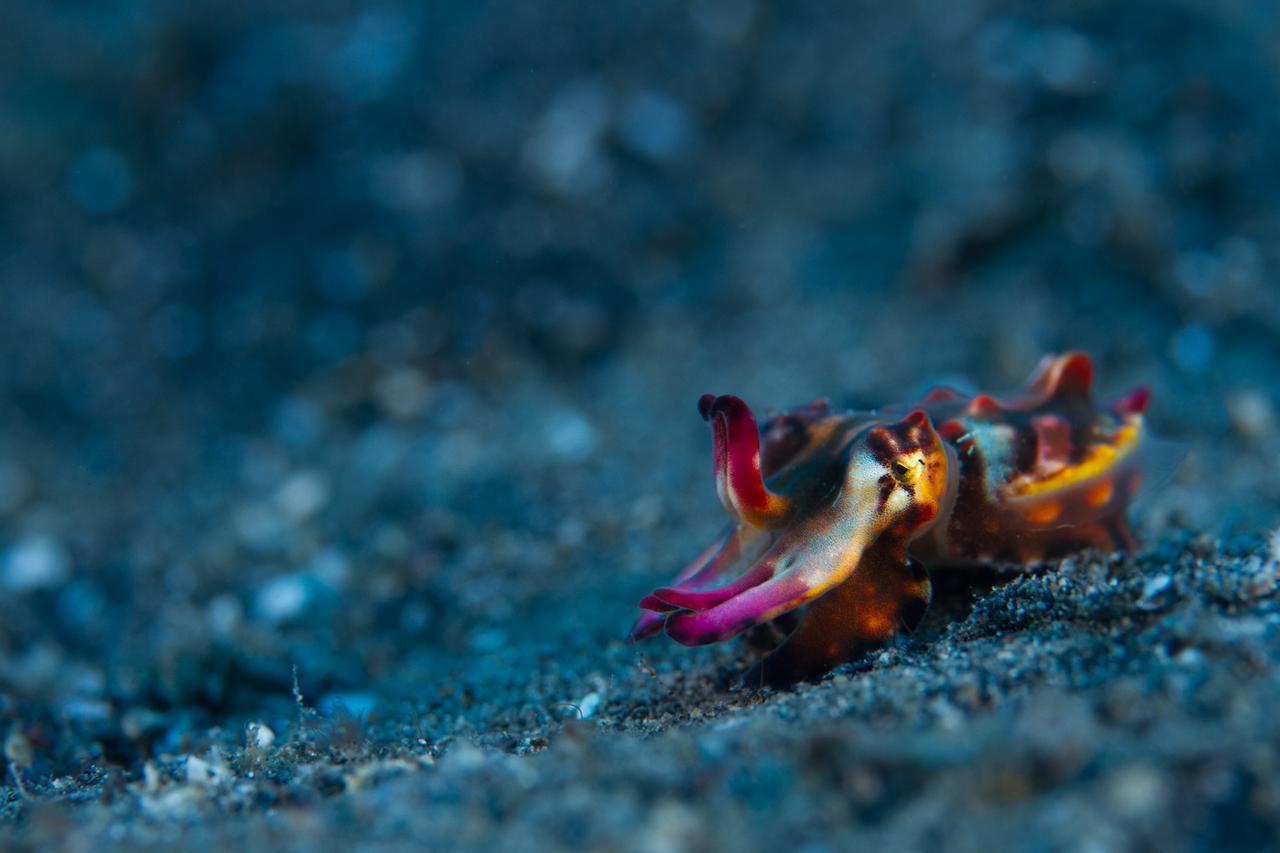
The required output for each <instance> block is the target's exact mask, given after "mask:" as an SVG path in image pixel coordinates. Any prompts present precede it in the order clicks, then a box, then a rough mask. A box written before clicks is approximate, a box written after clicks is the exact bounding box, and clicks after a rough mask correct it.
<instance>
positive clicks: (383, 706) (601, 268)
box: [0, 0, 1280, 850]
mask: <svg viewBox="0 0 1280 853" xmlns="http://www.w3.org/2000/svg"><path fill="white" fill-rule="evenodd" d="M75 5H76V4H45V3H25V4H24V3H18V4H12V3H11V4H4V5H3V6H0V83H3V85H0V293H2V294H3V297H4V298H3V305H4V308H3V310H0V738H3V739H4V741H3V742H4V757H3V763H0V779H3V787H0V846H3V847H10V848H14V849H49V848H50V847H51V846H53V845H55V844H59V843H60V844H63V845H65V846H68V847H71V848H72V849H94V850H96V849H103V848H104V847H111V846H114V847H117V848H120V849H136V848H138V847H141V846H147V845H155V846H162V845H163V846H172V845H174V844H181V845H182V846H188V847H206V848H210V849H212V848H211V845H217V846H219V847H232V846H233V845H234V846H238V847H241V848H246V847H247V848H250V849H254V848H267V847H270V848H277V847H292V848H298V849H304V848H305V849H314V848H316V847H320V848H324V847H330V846H340V845H356V844H362V845H366V846H368V847H371V848H374V847H376V848H379V849H381V848H397V847H400V846H408V845H410V844H422V843H425V844H430V845H433V846H436V847H449V848H454V847H460V846H465V847H477V848H486V849H527V848H534V847H538V848H542V847H563V848H573V849H582V848H593V849H616V848H634V849H640V850H679V849H710V848H717V847H739V848H770V849H790V848H801V849H812V850H818V849H825V848H834V847H844V846H853V845H857V844H860V843H861V844H872V843H876V844H878V845H883V846H884V847H885V848H886V849H915V848H926V847H928V848H933V847H939V848H951V849H974V850H980V849H981V850H989V849H996V848H1017V849H1064V848H1065V849H1077V850H1113V849H1116V850H1122V849H1128V848H1131V847H1140V848H1152V849H1162V850H1181V849H1217V848H1231V849H1242V848H1267V847H1273V846H1275V845H1276V844H1277V843H1278V842H1280V722H1277V715H1276V714H1275V710H1274V709H1275V708H1276V707H1277V705H1278V700H1280V668H1278V667H1277V664H1278V663H1280V598H1277V596H1276V591H1277V583H1278V582H1280V565H1278V561H1280V473H1278V472H1280V416H1278V415H1277V408H1276V407H1277V405H1280V386H1278V385H1277V382H1276V376H1277V375H1278V371H1280V287H1278V286H1277V284H1276V282H1277V276H1278V274H1280V204H1277V199H1278V198H1280V167H1278V166H1277V162H1278V161H1277V159H1276V150H1277V146H1276V140H1277V138H1278V137H1277V131H1280V110H1278V109H1277V108H1276V105H1277V103H1280V53H1278V52H1277V49H1276V47H1275V45H1276V44H1280V12H1277V10H1276V8H1275V6H1274V4H1271V3H1268V2H1262V0H1258V2H1235V3H1222V2H1209V0H1185V2H1161V3H1156V2H1137V3H1130V4H1125V5H1123V6H1119V5H1116V4H1103V3H1095V2H1086V0H1073V2H1053V3H1042V4H1026V5H1019V4H1014V3H1005V2H985V1H984V0H973V2H966V3H948V4H930V3H918V4H901V3H900V4H896V5H895V6H894V7H893V9H892V11H888V10H886V9H885V8H882V7H881V6H880V4H871V3H859V4H848V5H847V6H845V7H843V8H841V9H840V10H838V11H835V10H833V8H832V6H831V5H830V4H824V3H817V2H799V3H785V4H784V3H767V2H751V0H695V2H692V3H675V2H645V3H640V2H636V3H617V4H614V3H610V4H605V3H597V4H572V5H569V4H555V3H550V2H532V3H520V4H515V3H510V4H507V3H503V4H498V3H494V4H489V5H485V4H448V5H455V6H457V8H455V9H450V8H448V7H447V6H446V5H445V4H438V5H436V6H434V7H432V8H431V10H430V11H429V12H419V11H416V10H415V9H413V8H410V7H409V6H407V5H406V6H400V5H396V4H395V3H389V4H383V5H381V6H378V7H376V8H375V7H369V8H363V7H360V6H358V5H357V4H355V3H350V2H339V1H338V0H335V2H324V3H318V4H302V5H298V4H284V3H269V4H260V3H248V2H245V3H239V2H230V3H228V2H222V3H217V4H214V3H206V2H195V3H185V4H177V5H174V4H164V3H159V2H115V3H95V4H83V6H84V8H83V9H78V10H77V9H76V8H75ZM1064 349H1084V350H1087V351H1089V352H1091V353H1092V354H1093V355H1094V356H1095V358H1096V362H1097V368H1098V379H1099V384H1100V392H1101V393H1102V394H1104V395H1113V394H1116V395H1118V394H1120V393H1122V392H1124V391H1126V390H1128V389H1129V388H1130V387H1132V386H1134V385H1138V384H1146V385H1149V386H1151V388H1152V389H1153V391H1154V395H1155V396H1154V404H1153V411H1152V415H1151V423H1152V425H1153V428H1154V429H1155V430H1156V431H1158V432H1159V433H1160V434H1161V435H1163V436H1166V437H1167V438H1168V440H1169V444H1170V447H1169V448H1168V451H1167V452H1166V453H1164V454H1162V456H1164V457H1167V458H1168V460H1169V462H1168V463H1166V464H1162V465H1159V466H1158V467H1159V468H1160V470H1158V471H1156V472H1155V475H1156V476H1155V477H1154V479H1156V480H1161V484H1160V485H1159V486H1158V487H1156V488H1152V489H1150V490H1149V493H1148V497H1147V500H1146V501H1145V502H1144V504H1143V505H1142V506H1141V507H1139V508H1138V509H1137V510H1136V512H1135V521H1136V522H1137V527H1138V529H1139V530H1140V531H1141V532H1142V534H1143V541H1144V546H1143V549H1142V551H1141V552H1139V553H1137V554H1133V555H1115V556H1110V555H1101V554H1096V553H1092V554H1082V555H1078V556H1075V557H1072V558H1069V559H1066V560H1064V561H1061V562H1060V563H1053V564H1048V565H1045V566H1042V567H1039V568H1038V569H1037V570H1036V571H1035V572H1033V573H1030V574H1027V575H1024V576H1015V577H1014V578H1013V579H1008V578H1005V577H996V576H992V575H977V576H967V577H962V576H955V577H948V578H939V579H938V581H939V583H938V585H939V587H941V594H940V597H939V600H938V601H937V602H936V603H935V606H934V608H933V610H932V611H931V613H930V615H929V617H928V618H927V620H926V623H925V625H924V627H923V628H922V630H921V631H920V632H918V633H917V634H916V635H915V636H913V637H911V638H907V639H904V640H903V641H902V642H901V643H899V644H897V645H895V646H894V647H893V648H891V649H889V650H886V651H885V652H883V653H881V654H879V655H876V656H874V657H872V658H871V659H869V660H865V661H862V662H859V663H858V664H856V665H853V666H850V667H846V668H844V669H842V670H840V671H838V672H837V673H836V674H834V675H833V676H832V677H830V678H828V679H827V680H825V681H823V682H821V683H818V684H812V685H805V686H802V687H800V688H798V689H796V690H795V691H793V692H785V693H772V692H766V693H761V692H753V691H746V690H738V689H735V688H734V686H733V685H734V683H735V678H736V675H737V674H738V673H740V672H741V671H742V670H743V669H745V668H746V667H747V666H748V665H749V664H750V662H751V661H752V659H753V654H754V653H753V651H752V650H751V648H750V647H749V646H748V645H746V644H745V643H742V642H734V643H729V644H725V645H723V646H722V647H715V648H706V649H696V650H695V649H686V648H682V647H679V646H677V645H675V644H674V643H671V642H669V641H666V640H664V639H661V638H659V639H657V640H654V641H651V642H649V643H646V644H644V645H642V646H639V647H629V646H626V645H625V644H624V643H623V642H622V641H621V637H622V636H623V635H624V634H625V631H626V630H627V628H628V627H629V625H630V622H631V619H632V618H633V616H634V614H635V610H634V605H635V602H636V601H637V600H638V598H639V597H640V596H641V595H642V594H643V593H644V592H646V591H647V590H648V589H649V588H651V587H652V586H653V585H654V584H656V583H660V582H663V581H666V580H667V579H668V578H669V577H670V575H671V573H672V572H674V571H675V569H676V568H677V567H678V566H679V565H680V564H681V562H682V561H683V560H685V559H687V558H688V557H689V556H691V555H692V554H693V553H696V551H698V550H699V549H700V548H701V547H702V546H703V545H705V544H706V542H707V541H708V539H709V537H710V536H712V535H713V533H714V531H715V530H716V529H717V527H718V525H719V524H721V522H722V518H721V515H722V511H721V510H720V508H719V506H718V505H717V502H716V500H715V496H714V490H713V488H712V484H711V476H710V475H711V464H710V458H709V456H710V438H709V436H708V435H707V433H706V427H705V425H704V424H702V423H701V421H700V419H699V418H698V416H697V413H696V411H695V409H694V402H695V401H696V399H697V397H698V395H699V394H700V393H702V392H705V391H713V392H717V393H736V394H739V395H741V396H743V397H745V398H746V399H747V400H749V401H750V402H752V403H753V404H754V405H756V406H758V407H759V408H760V409H764V408H766V407H770V406H774V407H781V406H786V405H791V404H796V403H802V402H805V401H808V400H810V399H812V398H814V397H816V396H829V397H831V398H833V399H834V400H835V401H837V402H838V403H847V404H868V403H870V404H875V403H880V402H889V401H894V400H898V399H902V398H907V397H910V396H911V395H912V394H914V393H916V392H917V391H919V390H920V389H922V388H923V387H925V386H926V385H927V384H929V383H931V382H934V381H940V380H946V381H951V382H955V383H959V384H963V385H967V386H969V387H973V388H986V389H997V390H998V389H1001V388H1006V387H1009V386H1012V385H1014V384H1016V383H1017V382H1018V381H1020V380H1021V379H1022V378H1023V377H1024V376H1025V375H1026V373H1027V372H1028V371H1029V370H1030V369H1031V367H1032V366H1033V365H1034V363H1035V362H1036V360H1037V359H1038V357H1039V356H1040V355H1041V354H1042V353H1043V352H1047V351H1061V350H1064ZM1178 458H1184V461H1183V462H1182V464H1181V466H1180V467H1176V468H1175V466H1174V464H1173V462H1174V461H1176V460H1177V459H1178ZM295 673H296V675H295ZM18 779H21V780H22V785H21V788H20V787H19V786H18V784H17V780H18Z"/></svg>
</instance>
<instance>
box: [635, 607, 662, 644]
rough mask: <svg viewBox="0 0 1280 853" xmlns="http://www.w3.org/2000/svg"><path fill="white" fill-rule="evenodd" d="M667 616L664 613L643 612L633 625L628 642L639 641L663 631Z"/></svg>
mask: <svg viewBox="0 0 1280 853" xmlns="http://www.w3.org/2000/svg"><path fill="white" fill-rule="evenodd" d="M666 618H667V617H666V614H664V613H648V612H646V613H641V614H640V618H638V619H636V622H635V624H634V625H632V626H631V632H630V633H629V634H627V643H628V644H630V643H638V642H640V641H641V640H647V639H649V638H650V637H652V636H654V635H655V634H659V633H661V632H662V625H663V623H664V622H666Z"/></svg>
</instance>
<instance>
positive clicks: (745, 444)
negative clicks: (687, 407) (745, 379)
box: [698, 394, 795, 527]
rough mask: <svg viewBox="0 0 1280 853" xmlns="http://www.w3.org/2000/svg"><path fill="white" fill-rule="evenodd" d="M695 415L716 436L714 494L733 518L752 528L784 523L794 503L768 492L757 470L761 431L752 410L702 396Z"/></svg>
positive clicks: (736, 402) (725, 398)
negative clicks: (698, 416) (705, 423)
mask: <svg viewBox="0 0 1280 853" xmlns="http://www.w3.org/2000/svg"><path fill="white" fill-rule="evenodd" d="M698 411H699V412H701V414H702V417H703V418H704V419H705V420H706V421H707V422H708V423H710V424H711V427H712V430H713V431H714V435H715V475H716V494H718V495H719V496H720V503H721V504H723V505H724V508H725V509H726V510H728V512H729V514H730V515H732V516H733V517H734V518H738V519H740V520H742V521H743V522H745V523H747V524H750V525H752V526H753V527H777V526H779V525H781V524H784V523H786V520H787V519H788V518H789V517H790V516H791V514H792V512H793V511H794V509H795V507H794V504H793V502H792V501H791V500H790V499H789V498H787V497H785V496H784V495H779V494H777V493H775V492H772V491H770V490H769V488H768V487H767V486H766V485H765V483H764V477H763V475H762V473H761V469H760V428H759V426H758V425H757V424H756V419H755V416H754V415H752V414H751V409H750V408H749V407H748V406H747V404H746V403H744V402H743V401H742V400H741V399H739V398H737V397H733V396H723V397H716V396H714V395H711V394H703V395H702V397H701V398H700V399H699V400H698Z"/></svg>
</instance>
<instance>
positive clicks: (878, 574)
mask: <svg viewBox="0 0 1280 853" xmlns="http://www.w3.org/2000/svg"><path fill="white" fill-rule="evenodd" d="M931 598H932V586H931V585H930V583H929V574H928V572H926V571H925V568H924V566H922V565H921V564H920V563H919V562H917V561H915V560H912V559H910V558H908V557H907V556H906V555H905V553H903V552H902V549H901V546H899V547H897V548H896V549H894V548H887V547H886V548H872V549H871V550H869V551H868V552H867V553H866V554H865V555H864V556H863V558H862V561H861V562H860V563H859V564H858V568H857V570H856V571H855V572H854V573H853V575H852V576H851V577H850V578H849V579H848V580H846V581H844V582H843V583H842V584H840V585H839V586H837V587H836V588H835V589H833V590H831V591H830V592H828V593H827V594H825V595H823V596H822V597H821V598H819V599H817V600H816V601H814V602H813V603H812V604H811V605H809V609H808V611H807V612H806V613H805V615H804V617H803V618H802V619H801V620H800V624H799V626H798V627H797V628H796V629H795V631H793V632H792V633H791V635H790V636H789V637H787V639H786V640H785V641H784V642H783V643H782V645H781V646H779V647H778V648H777V649H775V650H774V651H773V652H772V653H771V654H770V655H769V656H768V657H766V658H765V659H764V660H763V661H761V662H760V663H759V664H757V665H756V666H755V667H754V668H753V669H752V670H751V671H750V672H749V673H748V674H747V676H746V677H745V678H744V679H743V683H744V684H745V685H747V686H755V687H759V686H765V685H769V686H775V687H776V686H784V685H788V684H794V683H795V682H797V681H803V680H807V679H813V678H817V677H819V676H821V675H823V674H824V673H826V672H827V671H829V670H830V669H832V668H833V667H835V666H839V665H840V664H842V663H846V662H848V661H851V660H855V659H856V658H858V657H860V656H861V655H863V654H865V653H866V652H869V651H873V650H875V649H878V648H880V647H881V646H883V645H884V644H885V643H887V642H889V641H890V640H891V639H893V638H894V637H895V636H897V635H898V634H901V633H909V632H911V631H913V630H915V628H916V626H917V625H919V624H920V620H921V619H922V618H924V614H925V611H926V610H927V609H928V607H929V601H930V599H931Z"/></svg>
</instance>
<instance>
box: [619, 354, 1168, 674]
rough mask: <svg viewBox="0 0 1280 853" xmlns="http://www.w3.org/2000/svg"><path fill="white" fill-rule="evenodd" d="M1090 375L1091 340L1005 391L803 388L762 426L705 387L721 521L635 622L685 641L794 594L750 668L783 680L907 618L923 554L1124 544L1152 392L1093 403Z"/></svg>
mask: <svg viewBox="0 0 1280 853" xmlns="http://www.w3.org/2000/svg"><path fill="white" fill-rule="evenodd" d="M1092 380H1093V365H1092V362H1091V361H1090V360H1089V357H1088V356H1086V355H1084V354H1082V353H1068V354H1066V355H1061V356H1046V357H1045V358H1044V359H1043V360H1042V361H1041V363H1040V365H1039V367H1037V368H1036V371H1035V372H1034V373H1033V374H1032V376H1031V379H1030V380H1029V381H1028V383H1027V384H1026V386H1025V387H1024V388H1022V389H1021V390H1019V391H1017V392H1015V393H1013V394H1009V395H1002V396H998V397H997V396H992V395H989V394H978V395H977V396H969V395H966V394H962V393H960V392H959V391H956V390H954V389H952V388H948V387H937V388H934V389H933V390H932V391H930V392H928V393H927V394H925V396H924V397H923V398H922V399H921V400H920V401H919V402H918V403H916V404H915V405H914V406H895V407H888V408H884V409H880V410H878V411H872V412H854V411H833V410H832V409H831V407H830V406H829V405H828V404H827V403H826V402H824V401H817V402H815V403H811V404H810V405H808V406H806V407H803V408H798V409H793V410H790V411H786V412H783V413H781V414H778V415H776V416H774V417H772V418H770V419H769V420H767V421H766V422H765V423H764V424H763V426H760V427H757V425H756V420H755V418H754V417H753V416H752V414H751V410H750V409H749V408H748V407H747V405H746V403H744V402H742V400H740V399H738V398H737V397H730V396H725V397H716V396H713V395H711V394H706V395H704V396H703V397H702V399H700V400H699V401H698V411H699V412H700V413H701V414H702V417H703V418H704V419H705V420H706V421H708V422H709V423H710V424H711V427H712V429H713V431H714V436H715V481H716V492H717V493H718V494H719V496H720V502H721V503H722V504H723V505H724V508H725V509H727V510H728V511H729V514H730V515H731V516H733V521H732V522H731V523H730V524H729V526H728V527H727V528H726V529H725V530H724V531H723V532H722V533H721V535H720V536H719V537H718V538H717V539H716V541H715V542H714V543H713V544H712V545H711V547H710V548H708V549H707V550H706V551H705V552H704V553H702V554H701V555H699V556H698V558H697V559H695V560H694V561H693V562H692V563H690V564H689V565H688V566H687V567H686V568H685V569H684V570H683V571H682V572H680V574H679V575H678V576H677V577H676V579H675V580H674V581H673V582H672V583H671V585H670V586H665V587H661V588H659V589H656V590H654V591H653V592H652V593H650V594H649V595H647V596H645V597H644V599H643V600H641V602H640V607H641V608H642V609H643V610H644V611H645V612H644V613H643V614H641V616H640V618H639V619H638V620H637V621H636V624H635V626H634V627H633V628H632V631H631V640H632V641H635V640H641V639H644V638H646V637H649V636H652V635H654V634H656V633H658V632H659V631H662V630H663V629H664V627H665V630H666V633H667V635H668V636H670V637H671V638H672V639H674V640H676V641H678V642H680V643H684V644H685V645H703V644H705V643H714V642H718V641H720V640H727V639H729V638H730V637H733V636H735V635H737V634H739V633H741V632H742V631H745V630H746V629H748V628H751V627H752V626H755V625H760V624H762V623H765V622H770V621H772V620H775V619H777V618H778V617H780V616H782V615H783V614H787V613H789V612H790V611H793V610H795V609H796V608H799V607H801V606H804V605H808V608H807V611H806V612H804V613H803V615H802V616H801V618H800V621H799V624H798V626H797V627H796V628H795V629H794V630H793V631H792V632H791V634H790V635H789V636H788V637H787V638H786V640H785V641H783V642H782V644H781V645H780V646H779V647H778V648H777V649H775V650H774V651H773V652H772V653H771V654H770V655H769V656H768V657H767V658H766V659H765V660H764V661H763V662H762V663H761V665H760V667H759V676H760V679H761V680H762V681H767V682H771V683H787V682H791V681H796V680H800V679H804V678H812V677H815V676H818V675H821V674H823V673H824V672H826V671H827V670H829V669H830V668H831V667H833V666H835V665H838V664H840V663H843V662H846V661H849V660H852V659H853V658H855V657H857V656H858V655H860V654H862V653H864V652H866V651H869V650H871V649H874V648H876V647H879V646H881V645H883V644H884V643H885V642H887V641H888V640H890V639H891V638H893V637H894V636H895V635H897V634H898V633H900V632H906V631H911V630H912V629H914V628H915V627H916V625H917V624H918V623H919V622H920V619H921V618H922V617H923V615H924V612H925V609H926V608H927V607H928V605H929V601H930V598H931V596H932V587H931V584H930V582H929V575H928V573H927V572H926V571H925V568H924V563H928V564H930V565H933V566H944V565H945V566H953V565H966V564H968V565H972V564H982V563H990V564H1024V565H1025V564H1029V563H1034V562H1036V561H1040V560H1044V559H1047V558H1051V557H1055V556H1059V555H1062V554H1064V553H1067V552H1070V551H1074V550H1078V549H1081V548H1086V547H1096V548H1101V549H1104V550H1118V549H1127V548H1130V547H1132V546H1133V545H1134V544H1135V543H1134V537H1133V534H1132V532H1131V531H1130V528H1129V523H1128V520H1127V518H1126V510H1127V508H1128V505H1129V503H1130V500H1131V498H1132V497H1133V495H1134V493H1135V492H1136V490H1137V488H1138V484H1139V480H1140V477H1141V471H1140V470H1139V468H1140V466H1139V462H1140V457H1141V455H1142V454H1141V453H1140V449H1141V447H1142V446H1143V444H1144V438H1145V436H1144V429H1143V412H1144V411H1145V410H1146V407H1147V403H1148V400H1149V398H1150V394H1149V393H1148V392H1147V390H1146V389H1138V390H1135V391H1133V392H1131V393H1130V394H1128V395H1127V396H1125V397H1123V398H1121V399H1120V400H1118V401H1117V402H1115V403H1114V404H1113V405H1111V406H1110V407H1109V408H1100V407H1098V406H1095V405H1094V403H1093V402H1092V401H1091V400H1090V395H1089V389H1090V385H1091V384H1092Z"/></svg>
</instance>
